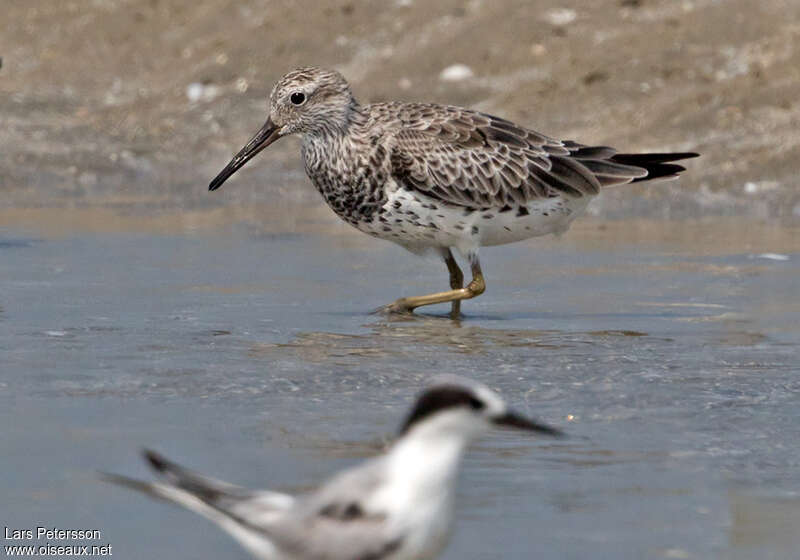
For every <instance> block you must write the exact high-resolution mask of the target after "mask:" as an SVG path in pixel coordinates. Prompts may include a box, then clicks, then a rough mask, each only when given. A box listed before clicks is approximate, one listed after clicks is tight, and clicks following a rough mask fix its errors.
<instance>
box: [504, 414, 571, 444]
mask: <svg viewBox="0 0 800 560" xmlns="http://www.w3.org/2000/svg"><path fill="white" fill-rule="evenodd" d="M492 422H494V423H495V424H497V425H498V426H505V427H507V428H517V429H520V430H528V431H531V432H538V433H540V434H545V435H548V436H551V437H557V438H561V437H565V434H564V432H562V431H561V430H559V429H558V428H554V427H553V426H548V425H547V424H542V423H541V422H536V421H535V420H530V419H529V418H525V417H524V416H522V415H521V414H517V413H516V412H513V411H508V412H506V413H505V414H504V415H503V416H498V417H497V418H494V419H492Z"/></svg>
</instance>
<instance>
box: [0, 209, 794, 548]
mask: <svg viewBox="0 0 800 560" xmlns="http://www.w3.org/2000/svg"><path fill="white" fill-rule="evenodd" d="M6 223H7V222H6ZM609 227H610V229H603V228H598V227H597V226H595V225H591V226H583V229H581V227H578V228H577V229H578V231H577V233H575V234H573V233H572V232H571V233H570V234H567V236H565V237H564V238H563V239H560V240H557V239H550V240H539V241H534V242H530V243H523V244H519V245H514V246H507V247H502V248H495V249H491V250H487V251H485V253H484V256H483V265H484V270H485V272H486V275H487V282H488V290H487V292H486V294H484V295H483V296H481V297H480V298H479V299H477V300H475V301H471V302H467V303H465V304H464V309H465V311H466V316H465V318H464V319H463V320H462V321H460V322H452V321H450V320H449V319H447V318H446V317H445V314H446V311H447V309H446V308H444V307H439V308H432V309H431V310H430V311H429V312H426V313H424V314H422V315H420V316H418V317H415V318H410V319H392V320H388V319H386V318H383V317H380V316H376V315H372V314H370V313H369V311H370V310H372V309H374V308H376V307H378V306H380V305H381V304H383V303H387V302H388V301H390V300H391V299H393V298H394V297H397V296H400V295H411V294H419V293H425V292H426V291H432V290H439V289H442V288H444V287H445V285H446V274H445V271H444V267H443V265H441V264H440V263H437V262H435V261H426V260H420V259H417V258H415V257H412V256H411V255H408V254H406V253H405V252H403V251H402V250H401V249H399V248H395V247H392V246H389V245H386V244H383V243H380V242H377V241H372V240H369V239H366V238H362V237H358V236H352V235H350V234H347V233H342V232H340V231H338V230H337V233H336V234H334V235H319V234H295V233H291V234H290V233H281V232H271V233H265V232H263V231H254V230H253V229H252V228H237V227H230V228H224V229H222V230H219V231H216V232H213V231H202V232H195V231H192V232H185V233H181V232H177V233H176V232H170V233H163V234H153V233H146V234H145V233H136V232H130V231H128V232H121V231H104V232H102V233H100V232H97V231H92V232H87V231H86V230H83V231H82V230H80V228H78V229H75V230H74V231H67V232H64V231H61V232H60V235H57V236H55V235H51V232H49V231H48V229H47V228H45V227H38V228H34V227H30V226H28V227H25V226H23V225H19V226H18V227H16V226H15V227H14V228H13V229H5V230H2V231H0V283H1V285H2V293H0V352H2V355H3V359H2V362H3V363H2V370H3V372H2V376H1V377H0V422H2V425H3V426H4V427H5V428H4V429H3V430H2V431H0V448H1V449H3V459H2V461H0V466H2V471H3V472H2V475H3V476H2V477H0V495H2V496H3V500H2V501H3V510H4V516H3V517H4V524H5V525H6V526H8V527H12V528H15V527H16V528H27V527H35V526H36V525H48V526H58V527H86V528H96V529H100V530H101V531H102V532H103V536H102V539H101V540H102V541H103V542H109V543H111V544H112V545H113V547H114V554H115V555H118V556H119V557H122V558H154V557H167V558H174V559H182V558H186V559H189V558H197V557H207V558H215V557H226V558H242V559H244V558H247V556H246V554H245V553H244V552H243V551H241V550H240V549H239V548H238V547H237V546H236V545H235V544H234V543H233V542H232V541H231V540H230V539H229V538H228V537H227V536H226V535H224V534H223V533H222V532H220V531H218V530H216V529H213V530H212V529H210V528H209V526H208V524H207V523H206V522H205V521H203V520H201V519H199V518H197V517H196V516H194V515H192V514H189V513H186V512H184V511H181V510H179V509H177V508H174V507H171V506H168V505H163V504H159V503H155V502H152V501H151V500H149V499H147V498H145V497H141V496H138V495H135V494H132V493H131V492H129V491H126V490H124V489H120V488H116V487H110V486H107V485H105V484H102V483H100V482H98V481H97V479H96V476H95V472H96V471H98V470H103V471H113V472H120V473H125V474H129V475H133V476H141V477H149V473H147V472H146V469H145V467H144V466H143V465H142V464H141V461H140V459H139V457H138V451H139V449H140V448H141V447H142V446H148V447H153V448H155V449H158V450H160V451H162V452H163V453H165V454H166V455H168V456H171V457H173V458H174V459H175V460H177V461H178V462H182V463H184V464H186V465H189V466H192V467H194V468H197V469H198V470H201V471H204V472H207V473H209V474H212V475H214V476H217V477H220V478H223V479H227V480H230V481H234V482H237V483H240V484H243V485H246V486H269V487H274V488H283V489H287V490H299V489H303V488H305V487H307V486H308V485H310V484H313V483H314V482H315V481H318V480H319V479H320V478H322V477H324V476H326V475H328V474H329V473H331V472H332V471H334V470H336V469H339V468H342V467H344V466H346V465H348V464H351V463H353V462H355V461H357V460H359V459H361V458H362V457H364V456H368V455H371V454H374V453H376V452H378V451H379V450H380V449H381V448H382V446H383V445H385V444H386V442H388V441H390V439H391V436H392V433H393V431H394V429H395V428H396V426H397V425H398V424H399V422H400V420H401V419H402V415H403V414H404V412H405V409H406V406H407V405H408V403H409V399H411V398H412V396H413V395H414V393H416V392H417V391H418V390H419V388H420V386H421V384H422V383H423V382H424V380H425V379H426V378H428V377H429V376H431V375H433V374H435V373H442V372H447V373H458V374H461V375H465V376H469V377H473V378H476V379H479V380H481V381H484V382H486V383H488V384H490V385H491V386H493V387H495V388H497V389H498V390H500V391H501V392H502V393H503V394H504V395H505V396H506V397H507V398H508V399H509V400H510V401H511V403H512V404H513V405H514V406H515V407H517V408H519V409H521V410H523V411H525V412H527V413H528V414H531V415H534V416H536V417H539V418H541V419H543V420H545V421H547V422H550V423H553V424H556V425H558V426H561V427H563V428H564V429H565V430H566V431H567V432H568V433H569V434H570V436H571V437H570V438H569V439H567V440H565V441H558V442H551V441H545V440H537V439H528V438H526V437H525V436H521V435H518V434H513V433H500V434H495V435H494V437H491V438H487V439H486V440H485V441H483V442H481V443H480V444H479V445H478V446H477V447H476V448H475V449H474V450H473V451H472V452H471V453H470V455H469V456H468V458H467V460H466V464H465V469H464V473H463V477H462V483H461V486H460V501H459V507H458V523H457V526H456V532H455V535H454V540H453V543H452V544H451V546H450V548H449V549H448V552H447V555H446V557H447V558H450V559H456V558H504V559H505V558H529V557H531V556H532V555H533V554H535V556H536V557H537V558H546V559H550V558H552V559H563V558H589V557H591V558H601V559H603V558H608V559H615V560H616V559H620V558H742V559H744V558H788V557H791V556H792V554H793V551H794V550H796V547H797V546H800V535H798V533H797V531H796V527H797V525H798V523H800V492H798V488H800V450H798V445H797V442H798V441H800V407H798V406H797V402H798V393H800V377H798V375H800V356H798V350H797V348H798V342H800V321H798V317H800V313H799V312H800V298H798V297H797V296H798V293H800V290H799V289H798V288H800V280H798V278H800V246H798V245H799V243H798V241H797V239H798V237H797V235H796V231H795V232H790V231H788V230H778V231H777V233H776V231H775V230H773V229H769V230H768V231H763V229H759V226H752V227H751V228H750V229H748V226H745V225H743V224H738V225H736V226H734V227H733V228H732V226H731V225H730V224H713V223H712V224H708V225H703V226H696V225H695V226H691V227H690V226H684V225H680V224H666V225H663V224H662V225H661V226H655V225H654V226H652V227H651V226H647V225H642V224H638V225H637V226H636V228H633V226H630V227H627V229H626V225H625V223H612V224H611V225H610V226H609ZM659 227H660V228H662V229H660V230H659V229H658V228H659ZM692 228H694V229H692ZM680 230H684V231H683V232H682V233H681V231H680ZM686 230H691V231H689V233H687V232H686ZM732 232H738V233H735V234H734V233H732ZM748 232H751V233H752V239H754V240H756V241H755V242H754V243H752V244H747V243H745V242H744V241H742V239H747V238H748V235H749V234H748ZM736 235H738V236H739V237H738V238H735V237H736ZM770 252H775V253H778V255H768V254H766V255H765V253H770ZM784 257H787V258H784Z"/></svg>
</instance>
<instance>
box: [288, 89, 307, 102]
mask: <svg viewBox="0 0 800 560" xmlns="http://www.w3.org/2000/svg"><path fill="white" fill-rule="evenodd" d="M289 99H290V100H291V102H292V104H293V105H302V104H303V103H305V101H306V94H305V93H303V92H301V91H296V92H294V93H293V94H292V96H291V97H290V98H289Z"/></svg>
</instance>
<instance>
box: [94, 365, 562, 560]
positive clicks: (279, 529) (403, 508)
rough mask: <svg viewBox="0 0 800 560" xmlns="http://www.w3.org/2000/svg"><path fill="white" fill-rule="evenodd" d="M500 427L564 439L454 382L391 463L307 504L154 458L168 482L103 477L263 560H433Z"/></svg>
mask: <svg viewBox="0 0 800 560" xmlns="http://www.w3.org/2000/svg"><path fill="white" fill-rule="evenodd" d="M492 425H500V426H508V427H514V428H520V429H525V430H530V431H535V432H539V433H543V434H546V435H550V436H557V435H560V432H559V431H558V430H556V429H554V428H551V427H549V426H547V425H545V424H540V423H538V422H534V421H531V420H528V419H526V418H524V417H522V416H520V415H518V414H516V413H513V412H510V411H509V410H508V409H507V407H506V405H505V403H504V402H503V401H502V399H501V398H500V397H499V396H498V395H497V394H496V393H494V392H492V391H491V390H490V389H488V388H487V387H485V386H484V385H481V384H478V383H475V382H472V381H468V380H464V379H460V378H455V377H450V376H448V377H443V378H439V379H438V380H437V381H436V383H434V384H432V385H431V386H430V387H428V388H427V389H426V390H425V391H424V392H423V393H422V394H421V395H420V396H419V398H418V399H417V401H416V403H415V404H414V406H413V408H412V410H411V412H410V413H409V415H408V417H407V419H406V421H405V423H404V424H403V427H402V429H401V432H400V435H399V437H398V439H397V441H396V442H395V443H394V445H392V447H391V448H390V449H389V450H388V451H387V452H386V453H385V454H384V455H382V456H379V457H376V458H374V459H371V460H368V461H366V462H364V463H362V464H361V465H358V466H356V467H354V468H351V469H349V470H345V471H342V472H341V473H339V474H337V475H335V476H334V477H333V478H331V479H330V480H329V481H328V482H326V483H325V484H323V485H322V486H321V487H320V488H319V489H317V490H316V491H314V492H310V493H308V494H306V495H302V496H298V497H293V496H289V495H286V494H280V493H277V492H271V491H264V490H247V489H245V488H241V487H238V486H233V485H231V484H228V483H225V482H221V481H218V480H214V479H211V478H208V477H205V476H201V475H199V474H196V473H194V472H192V471H189V470H187V469H184V468H183V467H180V466H178V465H176V464H174V463H172V462H170V461H167V460H166V459H164V458H163V457H161V456H160V455H158V454H156V453H154V452H152V451H146V452H145V456H146V458H147V460H148V461H149V463H150V464H151V466H152V467H153V468H154V469H155V470H156V472H157V473H158V474H159V475H161V477H162V480H161V481H159V482H154V483H149V482H141V481H138V480H133V479H130V478H127V477H122V476H119V475H104V476H105V478H106V479H107V480H110V481H112V482H115V483H118V484H122V485H124V486H127V487H130V488H134V489H136V490H140V491H142V492H145V493H147V494H149V495H151V496H154V497H156V498H160V499H164V500H167V501H170V502H174V503H176V504H180V505H182V506H184V507H186V508H187V509H190V510H192V511H195V512H197V513H199V514H201V515H203V516H205V517H207V518H208V519H210V520H211V521H213V522H215V523H217V524H218V525H219V526H220V527H222V528H223V529H225V530H226V531H227V532H228V533H230V534H231V535H232V536H233V537H234V538H235V539H236V540H238V541H239V542H240V543H241V544H242V545H243V546H244V547H245V548H247V550H249V551H250V552H251V553H252V554H253V555H254V556H256V557H257V558H262V559H264V560H406V559H408V560H411V559H416V560H419V559H431V558H436V557H437V556H438V555H439V554H440V553H441V552H442V550H443V549H444V547H445V545H446V544H447V542H448V540H449V536H450V530H451V526H452V520H453V499H454V496H455V486H456V480H457V475H458V466H459V463H460V460H461V457H462V455H463V454H464V451H465V450H466V448H467V446H468V445H469V443H470V442H472V441H473V440H475V439H476V438H478V437H479V436H481V435H482V434H483V433H484V432H486V431H488V429H489V428H490V427H491V426H492Z"/></svg>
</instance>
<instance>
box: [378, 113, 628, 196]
mask: <svg viewBox="0 0 800 560" xmlns="http://www.w3.org/2000/svg"><path fill="white" fill-rule="evenodd" d="M371 109H372V112H374V113H376V116H377V117H378V118H380V117H384V116H386V117H387V118H388V115H389V114H391V118H392V119H393V120H397V119H399V120H400V121H401V122H400V123H394V124H401V125H402V126H400V127H397V128H399V130H400V131H399V132H397V133H396V134H395V135H394V146H393V150H392V152H391V158H392V171H393V175H394V177H395V178H396V179H397V180H398V181H400V183H401V184H403V185H404V186H406V187H407V188H411V189H414V190H418V191H420V192H423V193H426V194H429V195H431V196H433V197H435V198H438V199H440V200H443V201H446V202H450V203H452V204H458V205H462V206H468V207H475V208H480V207H490V206H497V207H503V206H506V205H509V206H510V205H516V204H525V203H527V202H530V201H532V200H535V199H543V198H550V197H555V196H568V197H581V196H585V195H593V194H597V192H598V191H599V190H600V186H601V182H600V180H599V179H598V178H597V177H596V176H595V174H594V173H593V172H592V171H591V170H590V169H589V168H588V167H587V166H586V165H584V163H583V161H582V160H583V159H584V157H586V158H589V157H605V158H607V157H610V156H612V155H614V154H615V153H616V152H615V151H614V150H612V149H611V148H589V147H586V146H581V145H580V144H576V143H562V142H559V141H557V140H554V139H552V138H549V137H547V136H544V135H542V134H539V133H537V132H534V131H532V130H527V129H524V128H521V127H519V126H517V125H515V124H514V123H512V122H510V121H507V120H505V119H501V118H499V117H494V116H491V115H487V114H484V113H479V112H476V111H470V110H467V109H461V108H458V107H449V106H439V105H426V104H404V105H399V104H381V106H371ZM376 109H377V111H376ZM389 109H391V111H389ZM578 154H580V155H581V156H584V157H575V156H576V155H578ZM621 167H627V166H621ZM631 169H632V168H630V167H628V168H627V170H628V172H630V171H631ZM640 171H643V170H640V169H637V173H636V174H634V176H638V175H639V173H638V172H640ZM629 180H630V179H629Z"/></svg>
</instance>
